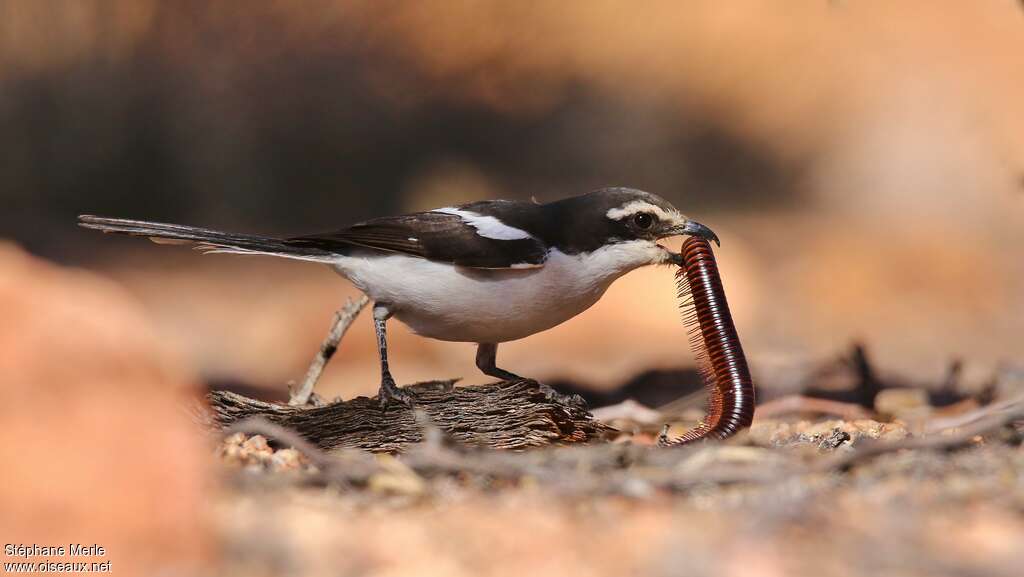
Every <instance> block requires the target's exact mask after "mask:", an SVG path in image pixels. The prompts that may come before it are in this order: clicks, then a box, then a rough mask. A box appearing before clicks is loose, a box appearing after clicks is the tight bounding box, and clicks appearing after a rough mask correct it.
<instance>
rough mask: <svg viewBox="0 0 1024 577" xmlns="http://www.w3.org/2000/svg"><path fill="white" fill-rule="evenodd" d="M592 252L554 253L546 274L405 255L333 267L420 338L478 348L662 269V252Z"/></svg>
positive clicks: (371, 255)
mask: <svg viewBox="0 0 1024 577" xmlns="http://www.w3.org/2000/svg"><path fill="white" fill-rule="evenodd" d="M651 246H652V247H653V248H650V249H647V248H646V247H645V250H638V248H640V247H638V246H635V245H632V246H631V243H624V244H623V245H615V246H614V247H605V248H602V249H600V250H598V251H594V252H593V253H585V254H581V255H566V254H563V253H561V252H558V251H552V252H551V253H550V254H549V256H548V260H547V262H546V263H545V265H544V266H543V267H540V268H532V269H494V270H483V269H471V268H463V267H453V266H451V265H448V264H442V263H437V262H431V261H428V260H425V259H421V258H416V257H412V256H406V255H402V254H392V253H379V252H367V253H365V254H362V255H353V256H345V257H340V258H339V259H338V261H337V262H336V263H335V264H334V268H335V269H336V270H337V271H338V272H339V273H341V274H342V275H343V276H345V277H346V278H348V279H349V280H350V281H352V283H353V284H355V285H356V286H357V287H358V288H359V289H360V290H362V291H363V292H365V293H366V294H367V295H368V296H369V297H370V298H371V299H372V300H373V301H375V302H381V303H386V304H388V305H389V306H390V307H391V308H392V310H393V311H394V314H395V318H397V319H398V320H400V321H402V322H403V323H405V324H406V325H408V326H409V328H411V329H412V330H413V331H414V332H416V333H417V334H420V335H423V336H426V337H430V338H434V339H439V340H444V341H459V342H474V343H501V342H506V341H513V340H516V339H521V338H523V337H526V336H529V335H532V334H534V333H538V332H540V331H544V330H547V329H549V328H551V327H554V326H556V325H558V324H561V323H563V322H565V321H567V320H569V319H571V318H572V317H574V316H576V315H578V314H580V313H581V312H583V311H585V310H586V309H588V308H589V307H590V306H591V305H593V304H594V303H596V302H597V301H598V299H600V298H601V295H603V294H604V292H605V290H607V289H608V287H609V285H611V283H612V281H614V280H615V279H616V278H618V277H619V276H622V275H623V274H625V273H626V272H628V271H630V270H633V269H635V268H637V267H639V266H643V265H645V264H652V263H656V262H661V260H662V259H663V258H664V254H663V252H664V251H663V250H662V249H660V247H657V245H653V244H652V245H651Z"/></svg>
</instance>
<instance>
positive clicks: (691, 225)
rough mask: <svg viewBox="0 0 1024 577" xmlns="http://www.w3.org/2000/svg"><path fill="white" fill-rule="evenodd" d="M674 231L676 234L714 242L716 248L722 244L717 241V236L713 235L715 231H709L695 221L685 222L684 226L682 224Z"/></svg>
mask: <svg viewBox="0 0 1024 577" xmlns="http://www.w3.org/2000/svg"><path fill="white" fill-rule="evenodd" d="M676 231H677V234H686V235H690V236H699V237H701V238H703V239H706V240H709V241H714V242H715V244H717V245H718V246H722V243H721V241H719V240H718V235H717V234H715V231H713V230H711V229H710V228H708V227H706V226H704V225H703V224H701V223H699V222H697V221H695V220H688V221H686V224H684V225H683V226H681V227H678V228H677V229H676Z"/></svg>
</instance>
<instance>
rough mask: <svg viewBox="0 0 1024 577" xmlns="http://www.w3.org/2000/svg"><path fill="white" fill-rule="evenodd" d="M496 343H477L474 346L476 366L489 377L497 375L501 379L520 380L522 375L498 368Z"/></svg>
mask: <svg viewBox="0 0 1024 577" xmlns="http://www.w3.org/2000/svg"><path fill="white" fill-rule="evenodd" d="M497 359H498V345H497V344H494V343H479V344H477V347H476V367H477V368H478V369H480V371H481V372H483V374H485V375H487V376H489V377H497V378H499V379H501V380H503V381H520V380H522V379H523V377H520V376H519V375H517V374H515V373H510V372H508V371H506V370H505V369H499V368H498V365H497V364H496V363H497Z"/></svg>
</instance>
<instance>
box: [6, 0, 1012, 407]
mask: <svg viewBox="0 0 1024 577" xmlns="http://www.w3.org/2000/svg"><path fill="white" fill-rule="evenodd" d="M1022 71H1024V10H1022V6H1021V3H1020V2H1017V1H1013V0H991V1H987V2H972V3H966V2H955V1H942V2H936V1H924V0H921V1H912V2H900V3H891V2H882V1H867V0H859V1H842V0H834V1H826V0H814V1H812V0H800V1H793V2H786V3H779V2H768V1H757V0H748V1H743V2H732V3H728V4H723V3H720V2H712V1H700V2H687V3H685V4H680V3H679V2H674V1H673V2H648V3H644V4H643V5H642V7H638V6H637V5H635V4H633V3H625V2H574V3H570V2H552V3H543V2H542V3H536V2H504V3H497V2H493V3H492V2H446V3H420V2H400V1H388V2H355V1H351V2H329V1H326V0H312V1H307V2H285V1H262V2H246V3H240V2H216V3H210V2H204V1H185V0H182V1H178V2H157V1H155V0H92V1H90V0H80V1H77V2H64V1H60V0H52V1H44V0H37V1H34V2H28V1H24V2H19V1H4V2H0V128H2V129H0V205H2V206H3V209H2V210H0V236H2V237H4V238H5V239H7V240H10V241H13V242H14V243H17V244H18V245H21V246H22V247H24V248H25V249H27V250H28V251H30V252H32V253H34V254H36V255H39V256H41V257H45V258H46V259H50V260H54V261H57V262H60V263H64V264H71V265H76V266H81V267H86V268H89V269H94V270H96V271H99V272H101V273H102V274H103V275H107V276H110V277H113V278H114V279H115V280H116V281H117V282H118V283H120V284H121V285H123V286H124V287H126V289H127V291H128V292H129V293H131V295H133V298H135V299H137V300H138V301H139V302H140V303H141V305H142V307H143V309H144V310H145V312H146V314H147V315H148V316H149V317H151V318H152V319H153V320H154V326H155V327H156V328H155V330H156V331H157V334H158V337H159V339H160V340H162V341H164V342H165V343H168V344H169V345H170V346H171V347H173V348H174V349H176V350H177V351H178V354H179V355H180V358H182V359H185V360H186V362H187V363H188V364H189V365H191V366H192V367H193V368H194V369H195V371H196V374H197V375H199V376H200V378H202V379H203V380H205V381H206V382H211V383H240V384H247V385H252V386H257V387H263V388H266V389H267V390H268V391H270V390H276V391H279V392H283V390H284V388H283V386H284V383H285V382H286V381H288V380H292V379H298V378H300V377H301V375H302V374H303V372H304V369H305V366H306V364H307V363H308V361H309V359H310V358H311V357H312V355H313V353H314V352H315V351H316V349H317V347H318V344H319V341H320V339H321V338H322V337H323V335H324V334H325V333H326V331H327V328H328V325H329V323H330V319H331V314H332V312H333V311H334V310H335V309H336V308H338V307H339V306H340V305H341V304H343V302H344V299H345V297H346V296H349V295H354V294H355V293H354V289H352V287H351V286H350V285H348V283H347V282H346V281H344V280H343V279H341V278H340V277H338V276H336V275H335V274H334V273H332V272H331V271H329V270H328V269H326V268H322V267H318V266H316V265H311V264H305V263H294V262H285V261H275V260H273V259H266V258H250V257H237V256H222V255H215V256H200V255H199V254H197V253H194V252H191V251H189V250H187V249H182V248H179V247H160V246H155V245H152V244H150V243H147V242H144V241H142V240H140V239H131V238H118V237H109V236H102V235H99V234H97V233H95V232H93V231H85V230H80V229H78V228H77V227H76V226H75V216H76V215H77V214H79V213H92V214H101V215H110V216H123V217H131V218H141V219H152V220H160V221H169V222H181V223H187V224H193V225H200V226H207V227H211V228H222V229H227V230H236V231H247V232H260V233H280V234H298V233H306V232H315V231H324V230H330V229H332V228H336V227H340V226H342V225H345V224H349V223H352V222H356V221H359V220H363V219H367V218H371V217H375V216H381V215H386V214H393V213H398V212H403V211H412V210H422V209H429V208H434V207H437V206H443V205H448V204H453V203H458V202H464V201H471V200H477V199H482V198H518V199H528V198H530V197H536V198H537V199H538V200H541V201H548V200H554V199H557V198H561V197H563V196H568V195H574V194H579V193H582V192H586V191H588V190H591V189H594V188H599V187H603V186H612V185H615V186H630V187H635V188H641V189H644V190H648V191H651V192H654V193H657V194H659V195H662V196H664V197H665V198H667V199H668V200H670V201H671V202H673V203H674V204H675V205H676V206H678V207H680V209H681V210H683V212H685V213H687V214H688V215H690V216H691V217H694V218H696V219H697V220H699V221H701V222H703V223H705V224H708V225H709V226H711V227H712V228H713V229H715V230H716V232H717V233H718V234H719V236H720V237H721V238H722V241H723V243H722V247H721V249H720V250H719V251H718V256H719V261H720V264H721V267H722V269H723V275H724V281H725V285H726V290H727V293H728V295H729V299H730V303H731V305H732V309H733V313H734V315H735V317H736V321H737V325H738V330H739V333H740V335H741V337H742V338H743V342H744V345H745V348H746V350H747V352H748V354H749V355H750V357H751V362H752V364H753V368H754V371H755V373H760V374H762V375H765V374H768V373H769V372H770V369H771V367H776V366H785V364H786V363H787V362H790V361H791V360H792V359H800V358H809V357H815V356H820V355H829V354H834V353H835V352H836V351H839V350H840V349H845V348H846V347H847V346H848V344H849V343H850V342H851V341H855V340H857V341H862V342H864V343H866V344H867V345H868V346H869V347H870V350H871V351H872V354H873V356H874V358H875V359H876V361H877V362H878V363H879V364H881V365H884V366H886V367H891V368H894V369H904V370H907V369H912V370H915V371H917V372H918V374H922V375H925V376H927V375H934V376H935V378H936V379H938V378H939V377H940V376H941V375H942V374H943V372H944V371H945V369H946V366H947V365H948V363H949V361H950V359H951V358H963V359H965V360H966V361H967V362H968V366H970V367H980V368H978V370H980V371H985V370H988V368H990V367H993V366H996V365H998V364H1000V363H1005V362H1010V361H1013V360H1014V358H1016V359H1017V360H1019V359H1020V354H1021V345H1020V339H1019V336H1020V335H1021V333H1022V330H1024V243H1022V240H1024V233H1022V232H1021V231H1022V230H1024V216H1022V215H1024V206H1022V204H1024V105H1022V103H1024V74H1022ZM367 317H368V315H367V316H364V318H361V319H360V320H359V321H358V322H357V323H356V325H355V326H354V327H353V329H352V330H351V331H350V332H349V334H348V336H346V338H345V340H344V341H343V343H342V346H341V348H340V350H339V353H338V355H337V356H336V357H335V360H334V362H333V363H332V364H331V366H330V367H329V368H328V371H327V373H326V374H325V377H324V381H323V383H322V385H321V386H320V387H319V389H320V391H321V392H322V393H324V394H325V395H327V396H332V395H334V394H340V395H345V396H350V395H353V394H372V393H373V392H374V391H375V390H376V388H377V378H378V377H377V375H378V373H377V361H376V356H375V352H374V349H373V343H372V329H371V328H370V323H369V320H368V318H367ZM393 324H394V325H395V326H394V328H393V329H392V331H391V333H392V335H393V336H392V338H393V347H392V355H393V363H392V364H393V366H394V367H395V375H396V378H397V379H398V380H399V381H400V382H413V381H418V380H425V379H431V378H443V377H454V376H465V377H467V382H482V381H485V380H486V378H485V377H482V376H478V372H477V370H476V369H475V367H474V366H473V355H474V348H473V346H472V345H469V344H457V343H439V342H432V341H427V340H424V339H420V338H419V337H416V336H414V335H411V334H410V333H409V332H408V331H407V330H406V329H404V327H400V326H399V325H398V323H393ZM682 337H683V328H682V326H681V324H680V323H679V320H678V315H677V312H676V302H675V287H674V282H673V276H672V272H671V271H670V270H668V269H665V268H660V269H652V270H642V271H637V272H635V273H633V274H631V275H628V276H627V277H625V278H624V279H622V280H620V281H619V282H617V283H616V284H615V285H614V286H613V287H612V289H611V290H610V291H609V293H608V295H607V296H606V297H605V298H604V299H603V300H602V301H601V302H600V303H599V304H598V305H596V306H595V307H594V308H593V309H591V310H590V311H588V312H586V313H584V314H583V315H581V316H580V317H578V318H577V319H574V320H572V321H570V322H568V323H566V324H565V325H563V326H561V327H558V328H556V329H554V330H551V331H549V332H547V333H544V334H541V335H537V336H535V337H532V338H529V339H526V340H523V341H520V342H516V343H511V344H509V345H505V346H503V347H502V349H501V356H500V357H499V362H500V365H501V366H503V367H505V368H507V369H509V370H512V371H515V372H517V373H520V374H524V375H528V376H532V377H536V378H540V379H546V380H556V379H571V380H573V381H576V382H579V383H582V384H584V385H586V386H591V387H595V388H608V387H613V386H615V385H617V384H619V383H621V382H623V381H624V380H627V379H629V378H631V377H632V376H634V375H636V374H638V373H640V372H642V371H644V370H647V369H651V368H659V367H660V368H673V367H685V366H690V365H692V359H691V354H690V352H689V350H688V348H687V346H686V341H685V339H683V338H682Z"/></svg>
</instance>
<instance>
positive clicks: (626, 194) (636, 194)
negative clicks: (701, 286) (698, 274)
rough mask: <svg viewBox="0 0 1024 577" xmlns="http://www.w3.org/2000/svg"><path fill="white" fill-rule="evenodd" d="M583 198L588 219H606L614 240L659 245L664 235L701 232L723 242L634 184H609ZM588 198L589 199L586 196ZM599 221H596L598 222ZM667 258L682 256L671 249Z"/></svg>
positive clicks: (605, 225) (609, 235)
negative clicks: (621, 186)
mask: <svg viewBox="0 0 1024 577" xmlns="http://www.w3.org/2000/svg"><path fill="white" fill-rule="evenodd" d="M577 198H580V199H581V200H582V203H581V204H584V205H585V206H586V207H587V208H586V212H588V213H589V214H590V215H592V216H589V217H588V219H594V220H592V221H591V222H594V221H602V222H603V224H602V225H599V226H600V228H601V229H603V230H602V234H603V236H605V238H607V239H608V240H609V241H610V242H620V243H631V244H633V245H640V246H642V245H645V244H648V243H649V246H651V248H654V247H657V248H661V249H662V250H664V251H665V252H668V251H667V249H663V247H658V246H657V242H658V241H659V240H661V239H664V238H667V237H671V236H678V235H688V236H699V237H702V238H705V239H708V240H710V241H714V242H715V243H719V240H718V236H717V235H716V234H715V233H714V232H713V231H712V230H711V229H710V228H708V227H706V226H704V225H703V224H701V223H699V222H697V221H695V220H692V219H690V218H688V217H687V216H686V215H684V214H683V213H681V212H679V210H678V209H676V207H674V206H672V204H671V203H669V202H668V201H666V200H665V199H663V198H661V197H659V196H657V195H654V194H651V193H649V192H644V191H642V190H636V189H632V188H605V189H601V190H597V191H594V192H591V193H589V194H586V195H584V196H583V197H577ZM583 199H585V200H583ZM595 224H596V223H595ZM669 255H670V256H668V257H667V259H666V260H667V261H669V262H675V263H677V264H679V262H680V261H681V257H680V256H679V255H677V254H674V253H669Z"/></svg>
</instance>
